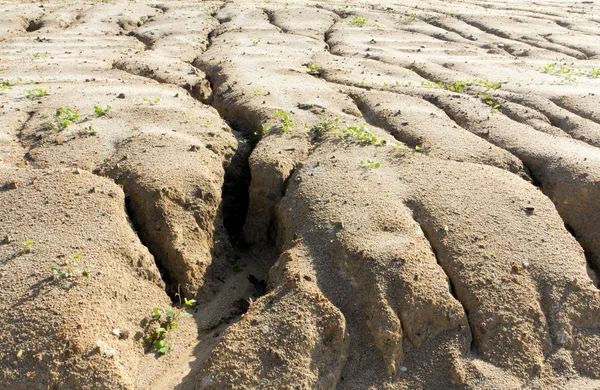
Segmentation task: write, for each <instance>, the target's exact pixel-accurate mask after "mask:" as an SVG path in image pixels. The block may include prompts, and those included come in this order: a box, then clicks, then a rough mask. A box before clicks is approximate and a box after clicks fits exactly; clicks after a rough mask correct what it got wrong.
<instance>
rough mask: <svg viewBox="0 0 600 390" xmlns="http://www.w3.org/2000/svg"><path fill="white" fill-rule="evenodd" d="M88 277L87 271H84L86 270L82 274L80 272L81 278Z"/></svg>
mask: <svg viewBox="0 0 600 390" xmlns="http://www.w3.org/2000/svg"><path fill="white" fill-rule="evenodd" d="M89 275H90V273H89V271H88V270H86V269H84V270H83V272H81V276H83V277H86V278H87V277H88V276H89Z"/></svg>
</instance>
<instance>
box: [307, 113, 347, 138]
mask: <svg viewBox="0 0 600 390" xmlns="http://www.w3.org/2000/svg"><path fill="white" fill-rule="evenodd" d="M339 122H340V118H323V119H322V120H321V122H320V123H317V124H315V125H313V126H312V127H311V128H310V129H309V130H308V132H309V134H310V135H311V138H312V140H313V141H315V140H317V139H319V138H321V137H322V136H323V135H324V134H325V133H327V132H339V126H338V124H339Z"/></svg>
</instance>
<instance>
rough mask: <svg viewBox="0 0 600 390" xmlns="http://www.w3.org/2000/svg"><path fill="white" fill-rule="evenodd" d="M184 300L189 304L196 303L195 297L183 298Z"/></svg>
mask: <svg viewBox="0 0 600 390" xmlns="http://www.w3.org/2000/svg"><path fill="white" fill-rule="evenodd" d="M183 301H184V302H185V304H186V305H188V306H194V303H196V300H195V299H187V298H185V297H184V298H183Z"/></svg>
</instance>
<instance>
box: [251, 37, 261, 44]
mask: <svg viewBox="0 0 600 390" xmlns="http://www.w3.org/2000/svg"><path fill="white" fill-rule="evenodd" d="M260 41H262V38H257V39H255V40H254V41H252V44H253V45H254V46H258V44H259V43H260Z"/></svg>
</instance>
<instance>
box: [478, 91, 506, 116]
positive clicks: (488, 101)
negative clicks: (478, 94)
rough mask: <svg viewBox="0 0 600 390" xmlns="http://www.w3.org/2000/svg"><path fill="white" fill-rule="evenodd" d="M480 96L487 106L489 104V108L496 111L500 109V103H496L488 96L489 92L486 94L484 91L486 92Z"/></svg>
mask: <svg viewBox="0 0 600 390" xmlns="http://www.w3.org/2000/svg"><path fill="white" fill-rule="evenodd" d="M482 98H483V101H484V102H485V104H487V105H488V106H490V108H491V109H492V110H493V111H494V112H497V111H498V110H499V109H500V107H501V105H500V104H498V103H496V102H495V101H494V100H493V99H492V98H491V97H490V95H489V94H487V93H486V94H484V95H483V96H482Z"/></svg>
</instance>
